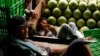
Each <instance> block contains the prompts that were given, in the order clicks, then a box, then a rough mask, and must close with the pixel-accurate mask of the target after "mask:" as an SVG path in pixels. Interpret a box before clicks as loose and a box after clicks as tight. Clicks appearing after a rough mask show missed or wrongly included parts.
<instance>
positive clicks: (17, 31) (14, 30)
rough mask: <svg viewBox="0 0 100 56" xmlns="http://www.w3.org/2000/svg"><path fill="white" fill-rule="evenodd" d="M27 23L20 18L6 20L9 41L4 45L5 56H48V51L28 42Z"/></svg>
mask: <svg viewBox="0 0 100 56" xmlns="http://www.w3.org/2000/svg"><path fill="white" fill-rule="evenodd" d="M28 27H29V25H28V23H27V22H26V20H25V19H24V18H23V17H21V16H14V17H12V18H11V19H10V20H8V33H9V39H8V42H7V43H6V46H5V47H6V48H5V50H6V52H5V53H4V54H5V56H31V55H32V56H48V54H49V53H48V51H47V50H46V49H45V48H43V47H41V46H38V45H36V44H35V43H31V42H30V41H31V40H28V39H27V38H28V37H29V35H28Z"/></svg>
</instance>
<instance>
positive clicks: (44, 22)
mask: <svg viewBox="0 0 100 56" xmlns="http://www.w3.org/2000/svg"><path fill="white" fill-rule="evenodd" d="M46 25H47V21H46V20H42V21H41V22H40V26H41V28H42V29H44V30H45V29H46Z"/></svg>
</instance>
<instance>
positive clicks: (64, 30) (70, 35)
mask: <svg viewBox="0 0 100 56" xmlns="http://www.w3.org/2000/svg"><path fill="white" fill-rule="evenodd" d="M57 37H58V38H60V39H67V40H71V39H76V38H77V37H76V36H75V35H74V32H73V29H72V28H71V27H70V26H69V25H67V24H62V25H61V26H60V30H59V32H58V34H57Z"/></svg>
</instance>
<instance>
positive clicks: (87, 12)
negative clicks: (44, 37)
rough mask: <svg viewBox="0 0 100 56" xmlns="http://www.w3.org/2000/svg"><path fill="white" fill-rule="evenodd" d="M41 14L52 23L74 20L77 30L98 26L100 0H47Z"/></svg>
mask: <svg viewBox="0 0 100 56" xmlns="http://www.w3.org/2000/svg"><path fill="white" fill-rule="evenodd" d="M42 16H43V17H46V18H47V21H48V22H49V24H52V25H57V26H60V25H62V24H63V23H66V24H68V23H69V22H75V23H76V25H77V27H78V29H79V30H82V29H84V28H86V29H93V28H100V0H48V2H47V8H45V9H43V12H42ZM50 18H51V19H50Z"/></svg>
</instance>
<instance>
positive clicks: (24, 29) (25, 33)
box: [17, 26, 29, 39]
mask: <svg viewBox="0 0 100 56" xmlns="http://www.w3.org/2000/svg"><path fill="white" fill-rule="evenodd" d="M17 33H18V35H20V36H21V37H22V38H23V39H24V38H28V37H29V36H28V27H27V26H24V27H20V28H19V29H18V31H17Z"/></svg>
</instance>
